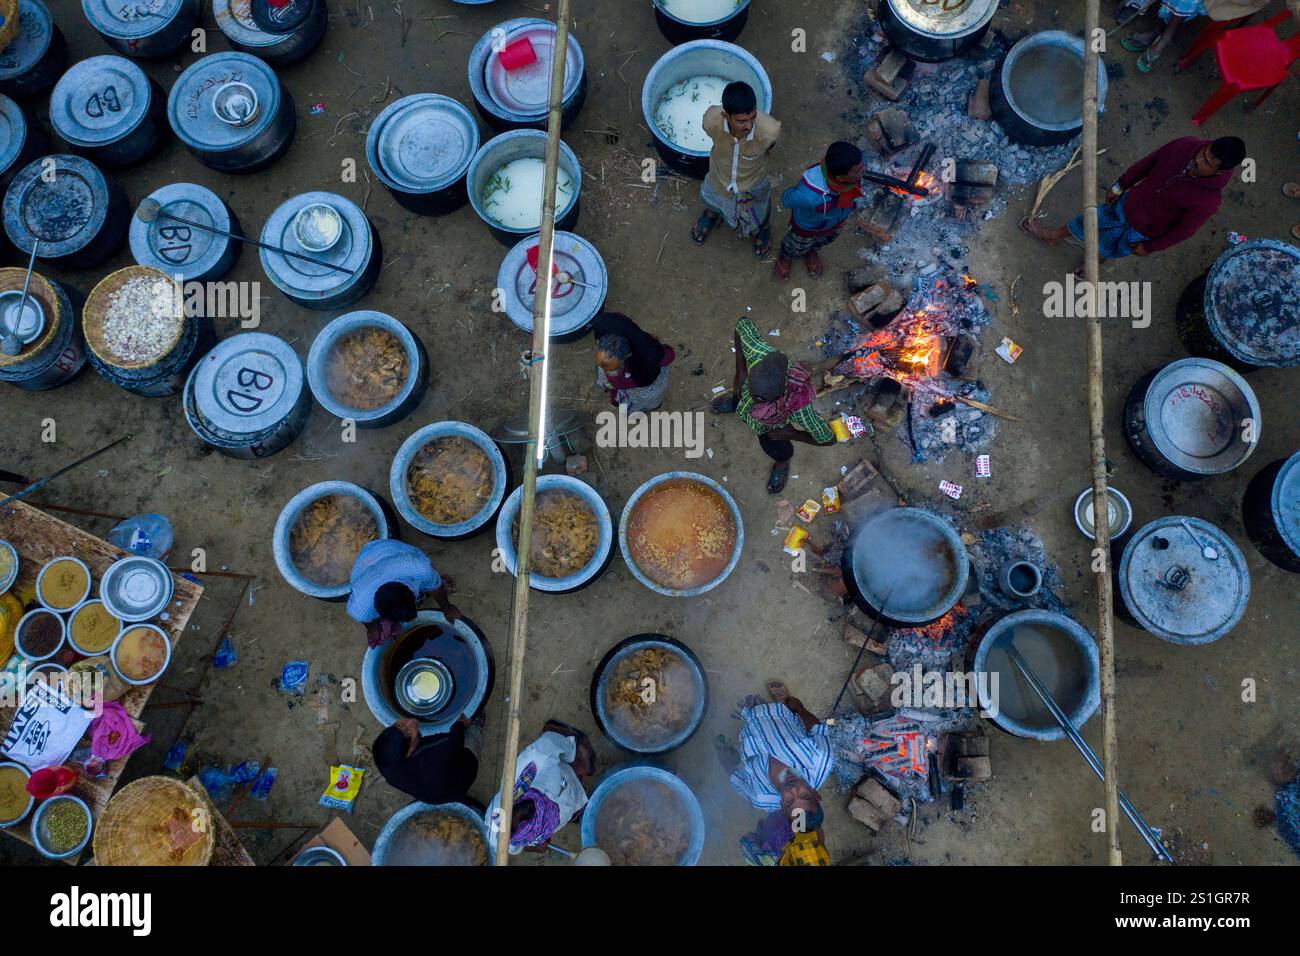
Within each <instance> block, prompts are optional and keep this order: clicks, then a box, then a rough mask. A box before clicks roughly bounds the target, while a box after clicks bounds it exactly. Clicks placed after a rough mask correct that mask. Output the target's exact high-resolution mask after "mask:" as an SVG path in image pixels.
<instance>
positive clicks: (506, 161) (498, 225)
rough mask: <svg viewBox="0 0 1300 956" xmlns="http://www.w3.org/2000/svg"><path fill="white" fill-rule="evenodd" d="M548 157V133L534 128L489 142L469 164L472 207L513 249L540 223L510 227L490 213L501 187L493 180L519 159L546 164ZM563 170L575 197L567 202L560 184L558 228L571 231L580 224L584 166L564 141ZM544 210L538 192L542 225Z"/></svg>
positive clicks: (538, 208)
mask: <svg viewBox="0 0 1300 956" xmlns="http://www.w3.org/2000/svg"><path fill="white" fill-rule="evenodd" d="M545 156H546V134H545V133H540V132H538V131H537V130H533V129H516V130H511V131H510V132H508V133H502V134H501V135H500V136H497V137H495V138H493V139H490V140H488V141H487V142H486V143H484V144H483V145H482V146H481V147H480V148H479V151H478V152H477V153H475V154H474V159H473V161H472V162H471V163H470V164H469V172H468V173H467V174H466V188H467V189H468V190H469V202H470V205H471V206H473V207H474V211H475V212H476V213H478V216H479V218H480V219H482V220H483V221H484V222H485V223H487V226H488V228H489V229H490V230H492V235H494V236H496V238H497V240H498V241H500V242H503V243H505V244H506V245H507V246H514V245H515V243H517V242H519V240H520V239H523V238H524V237H525V236H531V235H533V234H534V233H536V232H537V229H538V226H537V223H534V224H533V225H530V226H508V225H505V224H504V223H502V222H501V221H499V220H497V219H494V218H493V217H492V216H491V214H489V212H488V208H489V202H490V195H491V192H492V190H493V189H496V188H499V185H498V183H499V180H498V182H494V177H496V175H497V173H499V172H500V171H501V170H502V169H504V168H505V167H506V166H508V165H510V164H511V163H513V162H515V161H516V160H520V159H536V160H539V161H542V162H545ZM560 169H561V170H562V171H563V172H564V173H565V175H567V176H568V177H569V180H570V181H571V182H572V184H573V195H572V196H570V197H569V200H568V202H564V201H563V197H562V196H561V195H560V193H559V190H558V185H557V190H556V196H555V205H556V209H555V228H556V229H563V230H569V229H572V228H573V227H574V226H575V225H577V223H578V207H579V204H580V202H581V199H582V167H581V166H580V165H579V164H578V157H577V156H575V155H574V154H573V150H571V149H570V148H569V144H568V143H564V142H561V143H560ZM541 208H542V199H541V193H540V192H539V193H538V200H537V210H538V215H537V219H538V222H539V223H540V221H541Z"/></svg>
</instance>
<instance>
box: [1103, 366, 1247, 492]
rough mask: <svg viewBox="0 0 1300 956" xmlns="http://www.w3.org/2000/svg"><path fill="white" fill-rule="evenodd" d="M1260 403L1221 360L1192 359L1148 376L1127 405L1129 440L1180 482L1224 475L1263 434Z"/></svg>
mask: <svg viewBox="0 0 1300 956" xmlns="http://www.w3.org/2000/svg"><path fill="white" fill-rule="evenodd" d="M1260 428H1261V422H1260V412H1259V402H1258V401H1256V399H1255V393H1254V392H1253V391H1252V390H1251V388H1250V386H1249V385H1247V384H1246V380H1245V379H1243V378H1242V377H1241V376H1240V375H1238V374H1237V373H1236V372H1234V371H1233V370H1232V369H1230V368H1228V366H1226V365H1224V364H1223V363H1222V362H1215V361H1213V360H1211V359H1202V358H1187V359H1180V360H1179V361H1177V362H1171V363H1170V364H1169V365H1166V366H1165V367H1164V368H1162V369H1157V370H1156V371H1154V372H1149V373H1148V374H1147V375H1145V376H1143V377H1142V378H1141V379H1140V380H1139V381H1138V383H1137V384H1136V385H1134V386H1133V390H1132V391H1131V392H1129V396H1128V401H1127V402H1125V404H1124V434H1125V437H1127V438H1128V441H1129V445H1130V446H1131V447H1132V448H1133V451H1134V452H1135V453H1136V454H1137V456H1138V457H1139V458H1140V459H1142V461H1143V462H1144V463H1145V464H1146V465H1147V467H1149V468H1150V469H1151V470H1152V471H1154V472H1155V473H1156V474H1158V475H1161V476H1162V477H1165V478H1172V479H1174V480H1175V481H1191V480H1193V479H1195V478H1204V477H1206V476H1207V475H1223V474H1227V473H1228V472H1230V471H1232V470H1233V469H1234V468H1236V467H1237V466H1238V465H1240V464H1242V462H1244V461H1245V460H1246V459H1247V458H1249V457H1250V455H1251V452H1253V451H1254V450H1255V445H1256V443H1258V441H1259V436H1260Z"/></svg>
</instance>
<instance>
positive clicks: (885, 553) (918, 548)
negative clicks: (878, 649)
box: [841, 508, 970, 628]
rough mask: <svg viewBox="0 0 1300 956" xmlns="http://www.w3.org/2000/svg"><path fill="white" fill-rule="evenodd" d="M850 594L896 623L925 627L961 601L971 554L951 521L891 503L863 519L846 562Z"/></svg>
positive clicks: (877, 615)
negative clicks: (897, 506)
mask: <svg viewBox="0 0 1300 956" xmlns="http://www.w3.org/2000/svg"><path fill="white" fill-rule="evenodd" d="M841 569H842V571H843V573H844V583H845V585H846V586H847V587H848V590H849V594H850V595H852V596H853V599H854V600H855V601H856V602H857V604H858V606H859V607H861V608H862V610H863V611H865V612H866V613H867V614H869V615H870V616H871V617H873V618H877V619H879V620H880V621H881V623H883V624H886V625H889V626H892V627H904V628H906V627H923V626H924V625H926V624H932V623H934V622H935V621H937V620H939V619H940V618H942V617H943V616H944V615H945V614H947V613H948V612H950V611H951V610H952V609H953V608H954V607H956V606H957V602H958V600H960V599H961V596H962V595H963V594H964V593H965V592H966V582H967V580H968V579H969V576H970V557H969V556H968V555H967V553H966V545H965V544H963V543H962V540H961V536H960V535H959V534H958V533H957V531H956V529H955V528H953V526H952V525H951V524H949V523H948V522H947V521H946V520H944V519H943V518H942V517H940V516H939V515H937V514H935V513H934V512H931V511H926V510H924V509H922V508H891V509H889V510H888V511H882V512H881V513H880V514H878V515H876V516H874V517H873V518H871V519H869V520H868V521H866V522H865V523H863V524H862V525H861V526H860V527H859V528H858V530H857V532H856V533H855V534H854V536H853V538H852V539H851V541H850V544H849V546H848V547H846V548H845V549H844V557H843V559H842V561H841Z"/></svg>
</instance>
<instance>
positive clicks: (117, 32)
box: [81, 0, 185, 40]
mask: <svg viewBox="0 0 1300 956" xmlns="http://www.w3.org/2000/svg"><path fill="white" fill-rule="evenodd" d="M184 5H185V0H125V2H123V0H81V9H82V10H83V11H85V14H86V19H87V20H89V21H90V25H91V26H92V27H94V28H95V29H96V30H98V31H99V32H100V33H102V34H104V36H109V37H114V38H115V39H119V40H138V39H140V38H141V37H148V36H153V35H154V34H155V33H160V32H161V31H162V30H164V29H165V28H166V27H167V26H168V24H170V23H171V22H172V21H173V20H175V19H176V17H177V15H178V14H179V13H180V12H181V8H182V7H183V6H184Z"/></svg>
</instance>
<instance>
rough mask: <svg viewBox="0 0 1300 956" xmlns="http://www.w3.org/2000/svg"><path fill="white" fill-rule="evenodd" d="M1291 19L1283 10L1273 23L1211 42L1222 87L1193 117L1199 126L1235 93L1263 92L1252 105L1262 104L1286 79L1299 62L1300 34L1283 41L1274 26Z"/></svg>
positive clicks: (1243, 30)
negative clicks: (1288, 71) (1290, 68)
mask: <svg viewBox="0 0 1300 956" xmlns="http://www.w3.org/2000/svg"><path fill="white" fill-rule="evenodd" d="M1290 16H1291V13H1290V11H1287V10H1284V11H1283V12H1281V13H1279V14H1278V15H1277V16H1275V17H1273V19H1271V20H1268V21H1266V22H1264V23H1261V24H1258V25H1256V26H1253V27H1240V28H1239V29H1236V30H1228V31H1227V32H1226V33H1223V34H1222V35H1220V36H1219V37H1218V39H1216V40H1215V41H1214V58H1215V59H1216V60H1217V61H1218V63H1219V76H1220V77H1221V78H1222V80H1223V82H1222V85H1220V86H1219V88H1218V89H1217V90H1216V91H1215V92H1214V95H1213V96H1211V97H1210V98H1209V99H1208V100H1206V101H1205V103H1204V105H1202V106H1201V108H1200V109H1199V110H1197V111H1196V115H1195V116H1193V117H1192V125H1193V126H1200V125H1202V124H1203V123H1204V122H1205V121H1206V120H1207V119H1209V118H1210V117H1211V116H1213V115H1214V114H1215V113H1217V112H1218V111H1219V110H1220V109H1222V108H1223V106H1224V105H1225V104H1227V103H1228V101H1229V100H1231V99H1232V98H1233V97H1234V96H1236V95H1237V94H1238V93H1245V92H1246V91H1248V90H1263V91H1264V95H1263V96H1261V97H1260V98H1259V99H1257V100H1256V101H1255V102H1254V103H1252V104H1251V108H1252V109H1253V108H1254V107H1256V106H1259V104H1260V103H1263V102H1264V100H1265V99H1267V98H1268V95H1269V93H1272V92H1273V90H1274V88H1276V87H1277V86H1278V84H1280V83H1281V82H1282V81H1283V80H1285V79H1286V77H1287V68H1288V67H1289V66H1290V65H1291V64H1292V63H1294V62H1295V61H1296V60H1297V59H1300V33H1297V34H1296V35H1295V36H1292V37H1290V38H1289V39H1286V40H1283V39H1282V38H1281V37H1279V36H1278V35H1277V26H1278V24H1280V23H1282V22H1283V21H1284V20H1286V19H1288V18H1289V17H1290Z"/></svg>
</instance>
